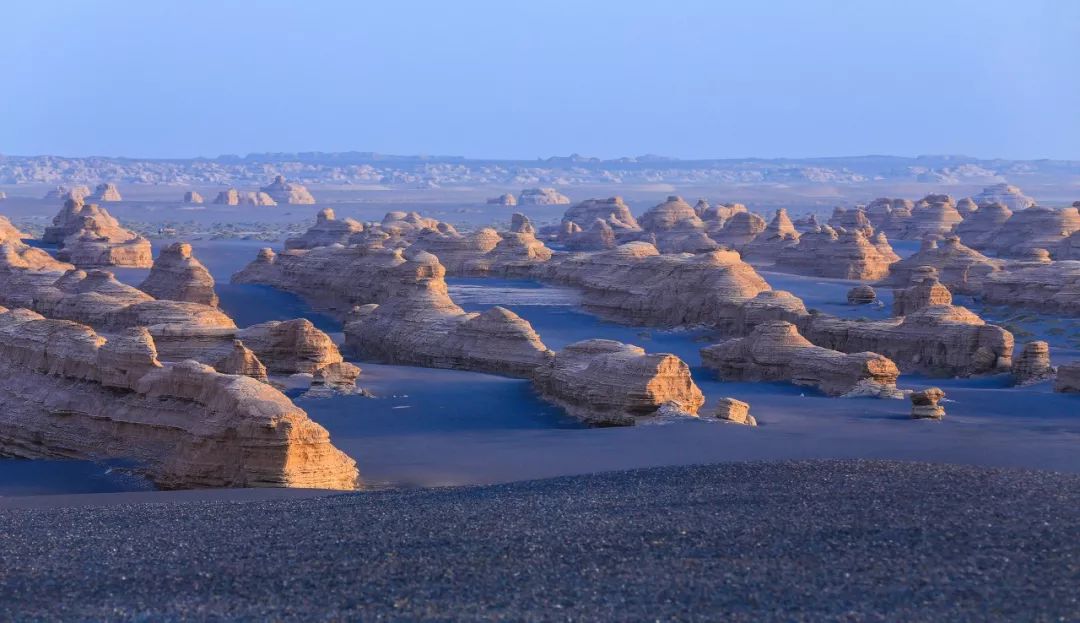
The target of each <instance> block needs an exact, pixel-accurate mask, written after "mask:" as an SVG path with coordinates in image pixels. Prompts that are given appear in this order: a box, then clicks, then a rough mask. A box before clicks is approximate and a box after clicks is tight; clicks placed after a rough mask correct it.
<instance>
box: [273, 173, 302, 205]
mask: <svg viewBox="0 0 1080 623" xmlns="http://www.w3.org/2000/svg"><path fill="white" fill-rule="evenodd" d="M259 190H260V191H262V192H263V193H266V194H267V195H269V196H270V198H271V199H273V200H274V201H275V202H277V203H284V204H299V205H311V204H313V203H315V197H312V196H311V193H310V192H308V189H307V187H306V186H303V185H301V184H297V183H296V182H289V181H286V180H285V176H284V175H277V176H275V177H274V181H273V182H270V183H269V184H267V185H266V186H263V187H262V188H260V189H259Z"/></svg>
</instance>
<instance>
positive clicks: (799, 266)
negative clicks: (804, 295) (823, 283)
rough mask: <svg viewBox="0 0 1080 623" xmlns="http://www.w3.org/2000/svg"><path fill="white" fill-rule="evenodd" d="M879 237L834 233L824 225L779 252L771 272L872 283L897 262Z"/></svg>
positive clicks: (854, 233) (847, 232)
mask: <svg viewBox="0 0 1080 623" xmlns="http://www.w3.org/2000/svg"><path fill="white" fill-rule="evenodd" d="M899 259H900V258H899V256H898V255H896V253H895V252H894V251H893V249H892V246H891V245H889V241H888V240H887V239H886V238H885V236H884V235H883V234H879V235H877V236H874V238H873V239H869V238H867V237H866V236H865V235H864V234H863V233H862V232H861V231H858V230H856V231H846V230H840V231H837V230H834V229H833V228H832V227H829V226H828V225H826V226H823V227H821V228H819V229H817V230H815V231H812V232H808V233H805V234H803V235H802V236H801V237H800V238H799V241H798V244H795V245H790V246H786V247H783V248H781V249H780V251H779V253H777V255H776V264H775V266H774V268H775V270H778V271H783V272H790V273H795V274H800V275H813V276H817V277H832V278H836V279H859V280H865V281H875V280H878V279H881V278H883V277H885V276H886V275H888V274H889V266H890V265H891V264H892V263H893V262H895V261H897V260H899Z"/></svg>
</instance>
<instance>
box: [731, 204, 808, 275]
mask: <svg viewBox="0 0 1080 623" xmlns="http://www.w3.org/2000/svg"><path fill="white" fill-rule="evenodd" d="M798 242H799V232H798V231H796V230H795V224H794V223H792V222H791V218H790V217H788V214H787V210H785V209H784V208H780V209H779V210H777V211H776V215H775V216H773V219H772V220H771V221H769V224H768V226H766V227H765V231H763V232H761V233H760V234H758V235H757V236H755V237H754V239H753V240H751V241H750V242H748V243H746V244H745V245H743V247H742V250H741V253H742V256H743V258H744V259H745V260H746V261H748V262H773V261H775V260H776V258H777V256H779V254H780V252H781V251H783V250H784V249H785V248H786V247H790V246H792V245H794V244H797V243H798Z"/></svg>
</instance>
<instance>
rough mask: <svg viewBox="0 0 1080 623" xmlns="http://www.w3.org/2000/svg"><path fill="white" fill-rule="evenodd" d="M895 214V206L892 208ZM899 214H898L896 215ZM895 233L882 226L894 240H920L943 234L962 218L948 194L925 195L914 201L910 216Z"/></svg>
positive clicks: (949, 230)
mask: <svg viewBox="0 0 1080 623" xmlns="http://www.w3.org/2000/svg"><path fill="white" fill-rule="evenodd" d="M893 214H896V208H894V209H893ZM898 216H899V215H898ZM904 220H905V222H904V224H903V227H902V228H898V229H896V231H895V233H894V232H893V231H890V230H889V229H886V228H883V229H884V230H885V231H886V233H887V234H888V235H889V236H890V237H891V238H893V239H896V240H922V239H923V238H926V237H927V236H930V235H937V236H944V235H946V234H948V233H949V232H951V231H952V228H953V227H954V226H955V225H957V224H958V223H960V222H962V221H963V220H964V217H962V216H961V215H960V213H959V212H958V211H957V210H956V202H955V201H953V198H952V197H950V196H949V195H927V196H925V197H923V198H922V199H920V200H919V201H917V202H916V203H915V207H914V208H912V210H911V216H910V218H907V219H904Z"/></svg>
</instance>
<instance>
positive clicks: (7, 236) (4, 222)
mask: <svg viewBox="0 0 1080 623" xmlns="http://www.w3.org/2000/svg"><path fill="white" fill-rule="evenodd" d="M29 237H30V236H29V235H28V234H26V233H24V232H22V231H21V230H19V228H18V227H15V226H14V225H12V224H11V221H9V220H8V218H7V217H6V216H0V243H5V242H10V243H13V244H22V241H23V239H24V238H29Z"/></svg>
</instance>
